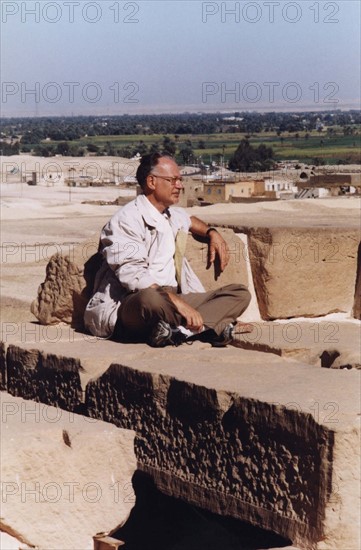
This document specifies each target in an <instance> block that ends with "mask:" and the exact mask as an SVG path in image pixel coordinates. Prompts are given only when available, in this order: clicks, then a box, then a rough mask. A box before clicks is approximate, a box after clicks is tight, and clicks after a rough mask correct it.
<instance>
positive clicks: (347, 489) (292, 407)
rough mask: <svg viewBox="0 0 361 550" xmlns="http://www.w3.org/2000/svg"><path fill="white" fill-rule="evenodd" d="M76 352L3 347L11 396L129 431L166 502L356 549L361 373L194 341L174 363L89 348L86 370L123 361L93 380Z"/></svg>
mask: <svg viewBox="0 0 361 550" xmlns="http://www.w3.org/2000/svg"><path fill="white" fill-rule="evenodd" d="M78 344H79V345H75V344H74V345H73V348H74V349H72V350H71V351H72V354H73V356H74V358H73V357H72V356H68V357H64V356H59V355H58V354H57V353H55V350H56V349H58V348H57V347H56V346H55V349H54V353H50V349H51V347H52V344H50V343H49V342H45V343H41V344H39V343H38V344H37V345H36V346H35V345H34V346H32V345H31V344H30V343H29V344H27V345H19V346H16V345H13V344H11V345H8V346H6V348H7V349H6V365H5V366H6V371H7V390H8V392H9V393H11V394H12V395H17V396H22V397H25V398H27V399H33V400H37V401H42V402H45V403H51V404H53V405H57V406H60V407H61V408H63V409H65V410H69V411H74V410H75V411H81V412H82V413H83V414H85V415H88V416H90V417H94V418H97V419H100V420H103V421H106V422H110V423H112V424H114V425H115V426H117V427H119V428H126V429H133V430H134V431H135V432H136V437H135V454H136V458H137V461H138V468H139V469H140V470H142V471H143V472H145V473H146V474H148V475H150V476H151V477H152V479H153V480H154V482H155V483H156V485H157V486H158V488H159V489H160V490H162V491H163V492H165V493H166V494H168V495H172V496H174V497H180V498H182V499H184V500H186V501H187V502H189V503H193V504H195V505H197V506H201V507H203V508H205V509H208V510H210V511H212V512H216V513H218V514H222V515H226V516H232V517H234V518H237V519H241V520H245V521H249V522H251V523H253V524H255V525H257V526H259V527H262V528H264V529H268V530H273V531H275V532H276V533H278V534H280V535H282V536H283V537H285V538H287V539H289V540H292V542H293V543H294V544H295V545H297V546H299V547H300V548H305V549H307V550H315V549H319V550H321V549H326V548H330V549H331V548H347V549H348V550H358V549H359V543H360V540H359V530H358V527H357V520H355V518H356V515H357V513H358V512H357V511H358V510H359V502H358V487H359V481H360V479H359V477H360V462H359V452H358V450H359V447H358V446H357V440H358V437H359V435H360V432H359V423H358V421H357V411H358V402H359V395H358V387H359V383H360V380H359V375H360V371H357V370H352V371H351V372H350V371H333V370H330V369H321V368H315V367H311V366H307V365H303V364H302V363H296V362H292V361H291V362H288V361H286V360H283V359H282V358H279V357H277V356H274V355H266V354H261V353H259V352H249V351H245V350H238V349H226V350H212V348H209V346H207V345H206V344H200V343H199V344H198V345H196V346H193V347H192V348H189V347H188V346H185V348H184V349H183V348H178V349H177V350H172V354H173V356H172V360H171V362H170V358H169V353H170V350H166V349H164V350H153V349H151V350H149V348H146V347H145V346H144V347H143V346H142V345H140V347H141V349H139V345H138V346H131V348H130V349H129V351H128V350H127V346H126V345H120V344H117V343H115V342H107V341H105V342H104V341H103V342H102V341H94V343H92V344H88V345H89V346H91V348H92V349H91V351H90V352H89V353H91V354H92V356H93V364H94V372H96V371H97V368H98V367H97V357H100V356H104V354H106V353H109V354H110V355H113V356H114V350H118V355H119V354H121V357H122V359H121V361H118V362H117V361H113V364H112V365H110V366H109V367H107V368H104V369H103V374H101V373H99V374H97V375H92V374H91V370H89V369H90V364H89V359H88V357H85V355H84V353H83V352H82V351H81V349H82V348H84V343H83V342H79V343H78ZM59 345H60V344H59V343H58V344H57V346H58V347H59ZM197 346H198V347H197ZM109 347H110V348H111V349H110V350H109V349H108V348H109ZM136 349H137V350H138V356H136V355H135V350H136ZM148 350H149V351H148ZM68 351H70V346H69V345H68ZM240 354H241V355H240ZM75 357H76V359H75ZM137 357H138V358H137ZM193 358H194V359H193ZM86 371H88V373H87V376H86V377H84V373H85V372H86ZM345 372H347V377H345V375H344V374H343V373H345ZM341 378H342V383H341ZM86 380H88V382H86ZM286 380H287V383H285V382H286ZM325 396H326V397H325ZM316 406H318V407H319V409H320V410H321V413H320V412H318V413H317V414H316V413H315V411H316ZM330 407H331V409H330ZM322 411H323V412H322Z"/></svg>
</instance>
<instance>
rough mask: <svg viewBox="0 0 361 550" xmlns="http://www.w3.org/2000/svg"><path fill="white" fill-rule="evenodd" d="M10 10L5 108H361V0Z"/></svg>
mask: <svg viewBox="0 0 361 550" xmlns="http://www.w3.org/2000/svg"><path fill="white" fill-rule="evenodd" d="M1 10H2V13H1V31H2V38H1V46H2V49H1V71H2V98H1V110H2V114H3V115H4V116H11V115H22V116H34V115H36V114H37V115H39V116H40V115H59V114H67V115H70V114H74V115H78V114H123V113H141V112H142V113H154V112H183V111H217V110H220V111H227V110H229V111H232V110H261V111H262V110H297V109H310V110H311V109H328V108H335V107H336V108H352V107H354V108H358V107H359V103H358V96H359V89H360V3H359V2H358V1H357V0H350V1H349V0H339V1H338V2H329V1H314V0H313V1H308V0H299V1H297V2H291V1H288V0H287V1H283V0H278V1H268V0H259V1H249V2H248V1H246V0H243V1H239V2H227V1H226V2H221V1H219V2H201V1H198V0H192V1H184V0H182V1H177V0H175V1H174V0H173V1H166V0H163V1H153V0H149V1H148V0H147V1H137V2H118V1H116V0H111V1H107V0H98V1H97V2H96V1H94V2H92V1H87V0H77V1H75V0H69V1H66V0H64V1H63V0H61V1H60V0H56V1H47V0H42V1H38V2H36V1H31V2H30V1H3V2H2V4H1ZM32 90H33V92H32Z"/></svg>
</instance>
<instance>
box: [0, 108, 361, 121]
mask: <svg viewBox="0 0 361 550" xmlns="http://www.w3.org/2000/svg"><path fill="white" fill-rule="evenodd" d="M351 111H352V112H354V111H355V112H361V105H358V106H357V107H356V106H355V107H352V106H350V107H346V106H344V107H342V106H337V107H335V108H323V109H316V108H313V109H311V108H307V107H306V106H305V108H301V106H300V108H299V109H292V110H281V109H267V110H263V109H252V110H251V109H237V108H234V109H231V108H229V109H224V110H223V109H222V110H219V109H215V110H212V109H208V110H200V109H194V110H182V111H181V110H179V111H176V110H174V111H157V112H155V111H150V110H148V111H144V112H136V113H129V112H128V113H87V114H84V113H82V114H80V113H72V114H50V113H47V114H41V113H39V114H37V115H6V116H2V117H1V118H2V119H3V120H9V119H13V118H29V119H41V118H82V117H94V118H100V117H103V118H107V117H123V116H135V117H137V116H162V115H170V116H171V115H187V114H188V115H203V114H205V115H217V114H220V115H229V114H234V113H240V114H242V113H247V114H252V113H254V114H269V113H284V114H302V113H332V112H346V113H347V112H351Z"/></svg>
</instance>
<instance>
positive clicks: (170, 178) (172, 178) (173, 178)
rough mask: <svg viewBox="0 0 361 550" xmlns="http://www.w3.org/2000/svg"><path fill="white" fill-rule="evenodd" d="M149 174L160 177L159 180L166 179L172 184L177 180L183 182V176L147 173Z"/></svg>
mask: <svg viewBox="0 0 361 550" xmlns="http://www.w3.org/2000/svg"><path fill="white" fill-rule="evenodd" d="M149 175H150V176H154V177H155V178H160V179H161V180H165V181H168V182H169V183H171V184H172V185H175V184H176V183H177V182H178V181H179V183H183V181H184V180H183V177H182V176H173V177H169V178H167V177H166V176H158V174H149Z"/></svg>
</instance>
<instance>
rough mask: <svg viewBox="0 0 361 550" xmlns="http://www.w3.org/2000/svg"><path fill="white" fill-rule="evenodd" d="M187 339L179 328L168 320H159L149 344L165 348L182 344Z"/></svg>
mask: <svg viewBox="0 0 361 550" xmlns="http://www.w3.org/2000/svg"><path fill="white" fill-rule="evenodd" d="M186 340H187V336H186V335H185V334H183V333H182V332H181V331H180V330H179V328H172V327H171V326H170V324H169V323H166V321H159V322H158V323H157V324H156V325H155V327H154V328H153V330H152V332H151V334H150V336H149V339H148V344H149V345H150V346H152V347H153V348H164V347H165V346H180V345H181V344H183V342H185V341H186Z"/></svg>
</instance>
